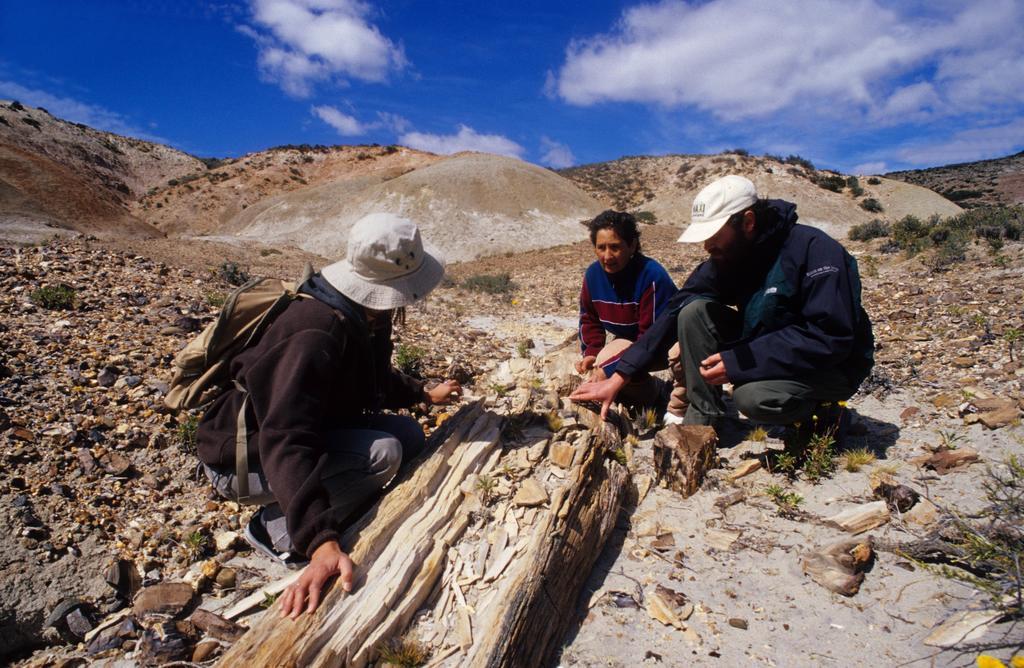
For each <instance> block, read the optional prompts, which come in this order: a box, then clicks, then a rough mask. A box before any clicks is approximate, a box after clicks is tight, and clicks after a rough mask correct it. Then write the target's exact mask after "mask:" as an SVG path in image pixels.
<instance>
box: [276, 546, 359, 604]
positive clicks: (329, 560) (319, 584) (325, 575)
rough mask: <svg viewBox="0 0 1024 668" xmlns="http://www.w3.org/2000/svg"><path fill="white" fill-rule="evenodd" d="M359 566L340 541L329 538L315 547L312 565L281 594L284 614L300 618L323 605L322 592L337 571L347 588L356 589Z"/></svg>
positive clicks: (344, 586)
mask: <svg viewBox="0 0 1024 668" xmlns="http://www.w3.org/2000/svg"><path fill="white" fill-rule="evenodd" d="M354 570H355V566H353V565H352V560H351V559H349V558H348V555H347V554H345V553H344V552H342V551H341V546H340V545H338V543H337V542H336V541H333V540H331V541H327V542H326V543H323V544H322V545H321V546H320V547H318V548H316V549H315V550H313V556H312V557H311V558H310V560H309V565H308V566H306V567H305V568H304V569H302V573H301V574H300V575H299V579H298V580H296V581H295V582H293V583H292V584H291V585H289V586H288V588H287V589H285V590H284V593H283V594H281V617H282V618H283V617H291V618H292V619H297V618H298V616H299V615H301V614H302V612H303V607H305V612H313V611H314V610H316V607H317V606H318V605H320V593H321V591H323V588H324V585H325V584H326V583H327V581H328V580H330V579H331V578H332V577H334V576H335V575H338V576H340V581H341V586H342V588H343V589H344V590H345V591H352V581H353V573H354Z"/></svg>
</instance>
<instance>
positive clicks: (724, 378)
mask: <svg viewBox="0 0 1024 668" xmlns="http://www.w3.org/2000/svg"><path fill="white" fill-rule="evenodd" d="M700 377H701V378H703V379H704V382H705V383H707V384H708V385H725V384H726V383H728V382H729V375H728V373H727V372H726V370H725V362H724V361H723V360H722V354H721V353H715V354H714V355H712V356H711V357H708V358H707V359H705V360H704V361H702V362H701V363H700Z"/></svg>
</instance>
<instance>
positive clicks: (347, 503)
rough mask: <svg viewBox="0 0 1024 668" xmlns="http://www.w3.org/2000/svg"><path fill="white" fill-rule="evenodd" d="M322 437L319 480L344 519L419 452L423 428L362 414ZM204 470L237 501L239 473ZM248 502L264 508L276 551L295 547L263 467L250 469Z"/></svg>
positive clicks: (222, 491)
mask: <svg viewBox="0 0 1024 668" xmlns="http://www.w3.org/2000/svg"><path fill="white" fill-rule="evenodd" d="M326 440H327V464H326V466H325V467H324V470H323V473H322V475H321V481H322V482H323V484H324V487H326V488H327V491H328V493H329V494H330V497H331V507H332V508H333V509H334V511H335V513H336V516H337V517H339V518H343V517H347V516H348V515H349V514H351V513H352V512H353V511H354V510H356V509H357V508H358V507H359V506H360V505H361V504H362V503H363V502H364V501H366V500H367V499H368V498H370V497H371V496H372V495H373V494H374V493H376V492H378V491H380V490H381V489H382V488H383V487H384V485H386V484H387V483H388V482H389V481H390V480H391V479H392V478H394V477H395V474H396V473H398V469H399V467H400V466H401V464H402V461H403V460H405V461H409V460H411V459H412V458H413V457H415V456H416V455H418V454H419V453H420V451H421V450H422V449H423V444H424V436H423V430H422V429H421V428H420V425H419V424H418V423H417V422H416V420H414V419H412V418H410V417H405V416H402V415H384V414H373V415H367V416H364V417H363V418H361V419H360V420H359V421H358V422H356V423H354V424H353V426H351V427H346V428H344V429H336V430H334V431H332V432H330V433H328V434H327V439H326ZM252 463H253V462H250V464H252ZM255 464H256V465H258V461H257V462H255ZM204 468H205V470H206V475H207V477H209V479H210V482H212V483H213V487H214V489H216V490H217V492H218V493H219V494H220V495H221V496H223V497H224V498H227V499H231V500H233V501H236V500H238V476H237V475H236V474H235V472H234V471H218V470H216V469H214V468H211V467H210V466H205V467H204ZM248 503H251V504H255V505H261V506H263V524H264V527H265V528H266V530H267V533H268V534H269V535H270V538H271V540H272V541H273V543H274V549H275V550H277V551H278V552H292V551H294V549H295V548H294V545H293V544H292V540H291V537H290V536H289V535H288V526H287V523H286V521H285V516H284V513H283V512H282V511H281V506H280V505H278V503H277V499H276V498H275V497H274V491H273V490H272V489H271V488H270V484H269V483H268V482H267V477H266V475H265V474H264V472H263V469H262V468H260V469H258V470H255V471H250V472H249V499H248ZM307 556H308V555H307Z"/></svg>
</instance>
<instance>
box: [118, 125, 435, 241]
mask: <svg viewBox="0 0 1024 668" xmlns="http://www.w3.org/2000/svg"><path fill="white" fill-rule="evenodd" d="M441 159H442V158H441V157H440V156H436V155H434V154H432V153H424V152H422V151H416V150H414V149H409V148H404V147H397V146H330V147H328V146H308V145H302V146H283V147H278V148H272V149H268V150H266V151H259V152H256V153H250V154H247V155H245V156H243V157H241V158H238V159H233V160H226V161H224V162H222V163H221V164H219V165H215V166H213V167H211V168H210V169H207V168H206V166H205V165H203V164H200V165H199V166H198V167H197V168H196V169H195V170H193V171H191V172H189V173H187V174H184V175H182V176H179V177H178V178H175V179H170V180H168V181H165V182H162V183H160V184H159V186H158V187H156V188H154V189H153V190H151V191H150V192H148V193H147V194H146V195H145V196H144V197H142V198H141V199H140V200H139V202H138V203H137V204H136V206H135V211H136V214H137V215H138V216H139V217H140V218H143V219H145V220H147V221H149V222H151V223H152V224H153V225H155V226H156V227H158V228H159V229H160V230H162V231H163V232H165V233H167V234H170V235H179V234H182V235H202V234H224V233H231V232H235V231H237V230H238V229H240V227H239V225H238V224H237V223H235V222H234V221H235V219H236V218H238V217H239V216H240V214H243V212H245V213H246V216H245V217H247V218H248V217H251V213H248V212H246V210H247V209H249V207H252V206H254V205H256V204H257V203H260V207H259V210H263V209H264V208H266V205H265V204H264V201H265V200H267V199H268V198H273V197H275V196H278V195H283V194H286V193H291V192H296V191H300V190H301V191H306V190H309V191H310V192H313V191H314V190H315V188H316V187H317V186H320V185H323V184H328V183H334V184H339V185H340V186H341V188H342V191H343V192H345V190H346V188H347V187H348V186H346V185H341V184H343V183H348V185H350V186H351V185H359V186H362V185H365V184H366V183H368V182H369V183H373V182H378V181H384V180H387V179H393V178H395V177H396V176H400V175H401V174H404V173H406V172H409V171H411V170H413V169H416V168H418V167H422V166H424V165H429V164H432V163H433V162H436V161H438V160H441ZM274 236H275V238H278V236H279V235H274Z"/></svg>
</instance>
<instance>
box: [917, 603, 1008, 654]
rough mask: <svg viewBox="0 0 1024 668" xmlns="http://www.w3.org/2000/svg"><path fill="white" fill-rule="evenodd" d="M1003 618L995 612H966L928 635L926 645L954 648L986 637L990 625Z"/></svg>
mask: <svg viewBox="0 0 1024 668" xmlns="http://www.w3.org/2000/svg"><path fill="white" fill-rule="evenodd" d="M1002 616H1003V613H1001V612H997V611H994V610H965V611H963V612H958V613H956V614H954V615H953V616H952V617H950V618H949V619H947V620H946V621H944V622H942V623H941V624H939V625H938V626H936V627H935V628H934V629H932V632H931V633H929V634H928V637H927V638H925V639H924V644H925V645H929V646H931V647H954V646H956V645H959V644H961V643H966V642H970V641H972V640H977V639H979V638H981V637H982V636H984V635H985V632H986V631H987V630H988V626H989V624H991V623H992V622H994V621H996V620H997V619H999V618H1000V617H1002Z"/></svg>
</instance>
